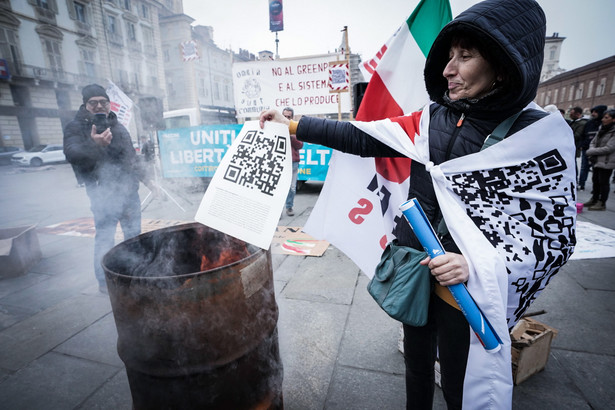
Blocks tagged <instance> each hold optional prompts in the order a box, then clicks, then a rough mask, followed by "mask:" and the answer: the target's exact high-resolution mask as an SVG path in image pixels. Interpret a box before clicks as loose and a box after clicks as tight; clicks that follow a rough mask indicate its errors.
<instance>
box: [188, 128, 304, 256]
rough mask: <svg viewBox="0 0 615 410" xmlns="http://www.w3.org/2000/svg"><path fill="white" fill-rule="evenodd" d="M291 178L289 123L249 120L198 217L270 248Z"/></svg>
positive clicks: (210, 188)
mask: <svg viewBox="0 0 615 410" xmlns="http://www.w3.org/2000/svg"><path fill="white" fill-rule="evenodd" d="M291 179H292V157H291V148H290V135H289V134H288V127H287V126H286V125H284V124H278V123H272V122H270V121H268V122H266V123H265V128H264V129H261V128H260V125H259V122H258V121H248V122H246V123H245V124H244V126H243V128H242V129H241V132H240V133H239V136H238V137H237V138H236V139H235V141H233V144H232V145H231V147H230V148H229V149H228V151H227V152H226V154H225V155H224V157H223V158H222V161H221V162H220V165H219V166H218V169H217V170H216V173H215V174H214V176H213V178H212V180H211V183H210V184H209V187H208V188H207V191H205V195H204V196H203V200H202V201H201V205H200V206H199V209H198V210H197V212H196V215H195V217H194V219H195V220H196V221H197V222H200V223H202V224H203V225H207V226H209V227H211V228H214V229H217V230H219V231H221V232H224V233H225V234H228V235H231V236H234V237H235V238H238V239H241V240H242V241H245V242H248V243H251V244H253V245H256V246H258V247H260V248H263V249H269V245H270V244H271V240H272V238H273V235H274V234H275V230H276V227H277V226H278V222H279V220H280V214H281V212H282V209H283V208H284V202H285V201H286V196H287V195H288V190H289V188H290V182H291Z"/></svg>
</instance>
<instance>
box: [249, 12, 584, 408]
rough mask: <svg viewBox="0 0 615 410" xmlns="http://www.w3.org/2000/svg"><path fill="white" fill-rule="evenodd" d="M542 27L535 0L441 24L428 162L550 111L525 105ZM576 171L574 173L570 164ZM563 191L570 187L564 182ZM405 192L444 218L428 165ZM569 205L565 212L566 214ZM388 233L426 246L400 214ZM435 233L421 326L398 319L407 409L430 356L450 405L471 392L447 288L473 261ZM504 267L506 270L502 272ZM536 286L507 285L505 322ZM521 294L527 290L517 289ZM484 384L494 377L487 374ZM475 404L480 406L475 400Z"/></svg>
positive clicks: (432, 59)
mask: <svg viewBox="0 0 615 410" xmlns="http://www.w3.org/2000/svg"><path fill="white" fill-rule="evenodd" d="M545 25H546V21H545V16H544V13H543V11H542V9H541V8H540V6H539V5H538V4H537V3H536V2H535V1H533V0H519V1H508V0H488V1H484V2H481V3H479V4H477V5H475V6H473V7H472V8H470V9H468V10H467V11H465V12H464V13H462V14H461V15H459V16H458V17H457V18H456V19H455V20H453V21H452V22H450V23H449V24H448V25H446V26H445V27H444V28H443V29H442V30H441V32H440V33H439V35H438V37H437V38H436V40H435V41H434V43H433V46H432V48H431V51H430V52H429V55H428V57H427V61H426V64H425V84H426V88H427V91H428V93H429V96H430V98H431V100H432V101H433V103H432V104H431V105H430V106H429V108H428V112H429V116H430V118H429V137H428V138H429V160H430V161H431V162H432V163H433V164H435V165H438V164H441V163H444V162H446V161H449V160H452V159H455V158H460V157H464V156H466V155H470V154H473V153H477V152H479V151H480V150H481V148H482V147H483V144H484V142H485V139H486V138H487V136H488V135H489V134H491V133H492V132H493V130H494V129H495V128H496V127H497V126H498V125H499V124H500V123H502V122H503V121H505V120H506V119H508V118H510V117H512V116H515V115H517V114H518V117H517V118H516V120H514V123H513V125H512V127H511V128H510V130H509V131H508V133H507V135H512V134H515V133H517V132H519V131H520V130H522V129H524V128H526V127H529V126H530V125H532V124H534V123H536V122H537V121H539V120H541V119H542V118H544V117H546V116H547V113H545V112H544V111H542V110H540V109H537V108H532V107H530V106H529V105H530V103H531V102H532V100H533V99H534V97H535V95H536V89H537V86H538V82H539V78H540V70H541V66H542V60H543V51H544V41H545ZM420 115H421V113H414V114H411V115H409V116H405V117H400V118H394V119H390V120H383V122H382V124H383V126H386V127H393V126H394V125H392V124H401V125H402V127H401V128H403V129H404V130H406V133H408V134H410V133H409V132H408V131H407V128H409V127H410V128H412V124H411V123H412V122H413V121H414V122H418V121H417V118H419V117H420ZM260 120H261V126H262V125H264V122H265V121H268V120H271V121H276V122H281V123H285V124H288V125H289V130H290V133H291V134H292V133H294V132H295V131H296V136H297V138H298V139H300V140H303V141H306V142H310V143H315V144H321V145H325V146H329V147H331V148H334V149H336V150H340V151H343V152H347V153H351V154H356V155H360V156H365V157H399V156H403V154H402V153H400V152H398V151H396V150H395V149H393V148H391V147H390V146H388V145H386V144H385V143H383V142H381V141H379V140H378V139H375V138H374V137H373V135H372V134H371V133H370V132H366V131H365V130H366V129H368V128H369V127H367V126H362V125H361V123H349V122H337V121H330V120H323V119H317V118H310V117H302V118H301V120H300V121H299V122H298V123H296V122H294V121H288V120H285V119H284V118H283V117H282V116H281V114H280V113H279V112H277V111H274V110H269V111H265V112H263V113H262V114H261V117H260ZM378 123H380V122H378ZM564 125H565V123H564ZM568 131H569V127H568ZM568 131H567V132H568ZM412 135H414V134H412ZM558 137H560V136H558ZM566 137H569V138H570V151H571V152H570V155H571V156H572V157H571V159H570V164H574V143H573V140H572V135H571V134H570V135H565V136H564V137H563V138H566ZM572 173H573V178H574V166H572ZM571 184H573V182H571ZM565 189H566V192H567V195H569V194H570V190H569V187H566V188H565ZM408 198H417V199H418V200H419V202H420V203H421V205H422V206H423V208H424V210H425V213H426V215H427V217H428V219H429V221H430V222H431V224H432V225H433V226H434V227H437V226H438V225H439V224H440V221H441V220H442V217H443V215H442V212H441V210H440V205H441V204H439V203H438V199H437V198H436V194H435V192H434V186H433V183H432V179H431V176H430V174H429V172H428V170H427V169H426V167H425V165H423V164H421V163H419V162H418V161H414V160H413V161H412V162H411V171H410V190H409V192H408ZM569 205H570V204H569ZM569 211H570V210H569V209H567V210H566V213H567V215H568V214H569ZM473 218H474V222H475V223H476V224H477V225H480V226H479V227H480V229H481V230H484V229H485V228H484V226H483V224H482V221H481V220H480V218H478V217H473ZM537 229H539V228H537ZM394 234H395V236H396V237H397V240H398V243H399V244H400V245H405V246H410V247H413V248H415V249H420V250H422V246H421V244H420V243H419V242H418V240H417V238H416V237H415V235H414V234H413V232H412V230H411V229H410V227H409V225H408V224H407V223H406V221H404V220H403V219H400V220H399V223H398V224H397V227H396V230H395V232H394ZM485 236H487V233H485ZM560 239H561V241H562V242H564V243H565V244H566V247H565V248H566V249H565V250H563V253H564V257H563V258H562V259H563V260H564V261H565V260H566V259H567V257H569V256H570V253H571V247H572V246H573V244H574V240H573V239H567V237H566V236H565V235H562V236H560ZM441 241H442V243H443V245H444V248H445V250H446V254H445V255H442V256H438V257H437V258H434V259H433V260H430V259H429V258H427V259H425V260H424V261H422V262H421V263H422V264H428V266H429V268H430V269H431V273H432V275H433V276H434V278H435V279H436V286H435V291H434V293H435V297H432V298H431V301H430V307H429V319H428V323H427V325H426V326H424V327H413V326H409V325H404V336H405V341H404V350H405V362H406V391H407V407H408V408H417V409H430V408H431V406H432V400H433V391H434V383H433V381H434V371H433V366H434V361H435V358H436V354H437V355H438V357H439V360H440V366H441V373H442V388H443V391H444V397H445V399H446V402H447V405H448V408H449V409H457V408H461V407H462V403H466V404H468V400H474V398H475V397H472V398H464V393H465V392H466V390H465V389H464V379H465V375H466V370H467V369H466V365H467V363H468V352H469V349H470V343H471V342H470V340H471V334H470V329H469V327H468V324H467V321H466V320H465V318H464V316H463V314H462V313H461V312H460V310H459V307H458V306H457V304H456V303H455V301H454V299H452V297H451V295H450V292H448V290H447V289H446V288H445V287H446V286H449V285H453V284H458V283H463V282H466V281H468V280H471V279H472V278H471V276H470V268H469V267H468V262H467V260H466V258H465V257H464V256H463V255H462V254H461V251H460V249H459V247H458V244H457V243H456V242H455V241H454V240H453V238H452V237H451V235H450V234H446V235H444V236H443V237H442V238H441ZM493 246H494V247H495V246H496V244H495V243H494V244H493ZM560 262H561V260H560ZM558 266H559V265H558ZM558 266H557V267H554V268H553V269H552V270H547V271H548V274H547V275H545V277H549V276H550V275H552V274H554V273H555V272H557V269H558V268H559V267H558ZM502 274H503V275H506V272H503V273H502ZM509 276H510V277H511V279H509V280H510V281H511V282H513V281H515V280H516V279H513V276H514V275H509ZM517 282H518V281H517ZM527 283H529V282H527ZM534 284H535V285H536V287H534V286H525V285H524V287H523V289H524V290H523V291H521V290H519V289H520V288H519V286H516V285H509V288H510V290H509V292H510V293H512V294H515V293H516V298H515V297H513V298H510V299H509V300H508V306H507V308H508V318H509V321H508V323H509V326H512V325H514V323H515V322H516V321H517V320H518V319H519V317H520V316H521V315H522V313H523V312H524V311H525V309H526V308H527V306H529V303H530V301H531V300H533V298H534V297H535V295H536V294H537V293H538V292H539V291H540V290H541V287H542V286H543V285H544V282H542V280H538V281H537V282H535V283H534ZM522 292H527V293H524V294H522V296H519V293H522ZM511 301H512V302H511ZM515 303H517V304H516V305H515ZM500 336H502V337H507V336H508V335H500ZM508 361H509V362H510V358H508ZM503 377H504V378H506V377H508V378H509V377H510V376H509V375H503ZM484 382H485V383H495V382H493V381H487V380H485V381H484ZM506 383H509V386H508V387H507V388H506V389H505V390H506V392H505V393H504V396H506V397H504V398H502V397H499V398H496V397H492V398H488V399H486V402H487V403H489V404H488V405H487V406H488V407H494V408H502V407H504V408H507V407H510V405H511V401H510V400H511V395H512V382H511V381H510V382H506ZM494 396H495V395H494ZM471 406H480V407H482V405H478V404H477V402H474V403H472V404H471Z"/></svg>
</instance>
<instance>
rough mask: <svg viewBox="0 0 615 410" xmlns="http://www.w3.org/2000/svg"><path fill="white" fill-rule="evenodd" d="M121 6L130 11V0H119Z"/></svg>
mask: <svg viewBox="0 0 615 410" xmlns="http://www.w3.org/2000/svg"><path fill="white" fill-rule="evenodd" d="M121 4H122V7H123V8H124V9H125V10H128V11H130V0H121Z"/></svg>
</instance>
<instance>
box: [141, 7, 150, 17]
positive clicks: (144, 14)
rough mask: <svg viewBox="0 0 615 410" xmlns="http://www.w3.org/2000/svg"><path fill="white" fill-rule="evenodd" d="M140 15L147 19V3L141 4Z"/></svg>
mask: <svg viewBox="0 0 615 410" xmlns="http://www.w3.org/2000/svg"><path fill="white" fill-rule="evenodd" d="M141 17H142V18H144V19H145V20H149V7H148V5H147V4H141Z"/></svg>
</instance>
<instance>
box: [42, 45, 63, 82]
mask: <svg viewBox="0 0 615 410" xmlns="http://www.w3.org/2000/svg"><path fill="white" fill-rule="evenodd" d="M42 40H43V46H44V49H45V54H46V55H47V62H48V63H49V68H50V69H51V70H52V71H53V72H54V73H55V74H61V73H63V71H64V69H63V65H62V49H61V47H60V43H59V42H57V41H54V40H52V39H49V38H43V39H42Z"/></svg>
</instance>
